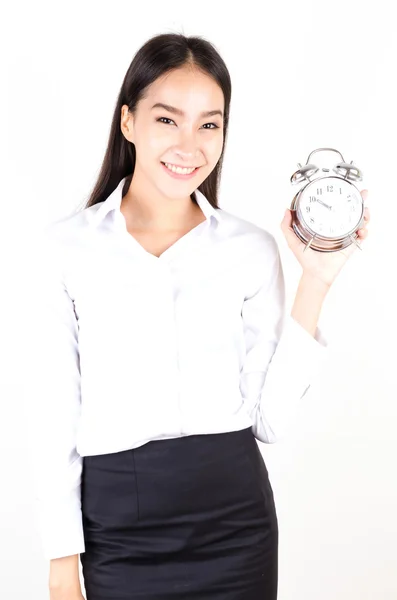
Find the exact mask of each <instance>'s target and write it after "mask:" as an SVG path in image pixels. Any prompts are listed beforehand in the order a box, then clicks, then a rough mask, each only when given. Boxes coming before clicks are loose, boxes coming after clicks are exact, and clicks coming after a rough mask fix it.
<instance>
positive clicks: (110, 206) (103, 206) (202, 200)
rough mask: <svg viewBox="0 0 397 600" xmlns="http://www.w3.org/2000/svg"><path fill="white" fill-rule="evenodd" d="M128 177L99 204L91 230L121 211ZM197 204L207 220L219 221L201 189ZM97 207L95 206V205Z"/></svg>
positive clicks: (216, 211)
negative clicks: (114, 211) (108, 216)
mask: <svg viewBox="0 0 397 600" xmlns="http://www.w3.org/2000/svg"><path fill="white" fill-rule="evenodd" d="M127 177H128V176H126V177H124V178H123V179H122V180H121V181H120V183H119V184H118V186H117V187H116V189H115V190H114V191H113V192H112V193H111V194H110V195H109V196H108V197H107V198H106V200H103V201H102V202H99V203H98V204H99V208H97V210H96V211H95V212H94V214H93V215H92V216H91V219H90V222H89V225H90V227H91V228H95V227H97V226H98V225H99V223H100V222H101V221H102V220H103V219H104V218H105V217H106V215H107V214H108V213H109V212H111V211H112V210H120V206H121V200H122V191H123V187H124V183H125V181H126V179H127ZM195 194H196V200H197V204H198V205H199V207H200V208H201V210H202V211H203V213H204V216H205V218H206V219H207V220H208V221H210V220H211V217H214V218H215V219H217V220H219V210H220V209H219V208H214V207H213V206H212V204H210V202H208V200H207V198H206V197H205V196H204V194H203V193H202V192H200V190H199V189H196V190H195ZM94 206H95V205H94Z"/></svg>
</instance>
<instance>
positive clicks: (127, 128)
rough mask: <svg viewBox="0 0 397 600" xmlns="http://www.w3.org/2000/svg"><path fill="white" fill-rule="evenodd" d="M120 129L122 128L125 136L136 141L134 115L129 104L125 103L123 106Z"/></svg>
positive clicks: (131, 140) (130, 140)
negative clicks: (134, 136)
mask: <svg viewBox="0 0 397 600" xmlns="http://www.w3.org/2000/svg"><path fill="white" fill-rule="evenodd" d="M120 129H121V131H122V133H123V135H124V137H125V138H126V139H127V140H128V141H129V142H132V143H134V140H133V131H134V116H133V114H132V113H131V112H130V111H129V108H128V106H127V104H123V106H122V107H121V116H120Z"/></svg>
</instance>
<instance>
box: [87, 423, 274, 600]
mask: <svg viewBox="0 0 397 600" xmlns="http://www.w3.org/2000/svg"><path fill="white" fill-rule="evenodd" d="M82 512H83V526H84V536H85V545H86V551H85V552H84V553H82V554H81V555H80V560H81V564H82V572H83V577H84V585H85V590H86V595H87V600H136V599H139V600H144V599H145V600H149V599H150V600H179V599H182V598H183V599H184V600H190V599H191V600H204V599H208V600H276V598H277V579H278V523H277V515H276V509H275V504H274V498H273V491H272V488H271V485H270V481H269V477H268V471H267V468H266V466H265V463H264V460H263V457H262V454H261V452H260V450H259V448H258V445H257V442H256V439H255V438H254V436H253V433H252V431H251V428H248V429H243V430H239V431H232V432H227V433H216V434H205V435H191V436H186V437H181V438H175V439H168V440H155V441H150V442H148V443H146V444H144V445H143V446H140V447H138V448H135V449H130V450H124V451H122V452H115V453H111V454H102V455H96V456H87V457H85V458H84V459H83V473H82Z"/></svg>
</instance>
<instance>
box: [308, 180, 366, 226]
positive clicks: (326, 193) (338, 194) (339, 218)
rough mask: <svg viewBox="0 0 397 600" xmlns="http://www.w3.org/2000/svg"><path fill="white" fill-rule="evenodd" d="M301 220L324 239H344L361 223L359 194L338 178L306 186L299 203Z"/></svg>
mask: <svg viewBox="0 0 397 600" xmlns="http://www.w3.org/2000/svg"><path fill="white" fill-rule="evenodd" d="M299 209H300V212H301V218H302V219H303V220H304V222H305V223H306V225H307V226H308V227H309V228H310V229H311V230H312V231H314V233H317V234H319V235H322V236H324V237H330V238H335V237H343V236H345V235H348V234H349V233H350V232H352V231H354V230H355V227H356V226H357V225H358V223H359V222H360V219H361V216H362V211H363V201H362V197H361V194H360V192H359V191H358V190H357V189H356V188H355V187H354V186H353V185H351V184H350V183H349V182H348V181H345V180H344V179H341V178H339V177H324V178H322V179H318V180H316V181H312V182H311V183H309V184H308V185H307V186H306V187H305V188H304V190H302V193H301V196H300V199H299Z"/></svg>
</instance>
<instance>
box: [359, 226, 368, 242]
mask: <svg viewBox="0 0 397 600" xmlns="http://www.w3.org/2000/svg"><path fill="white" fill-rule="evenodd" d="M357 235H358V237H359V238H361V239H362V240H364V239H365V238H366V237H367V235H368V230H367V229H365V227H364V228H363V229H359V230H358V231H357Z"/></svg>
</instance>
